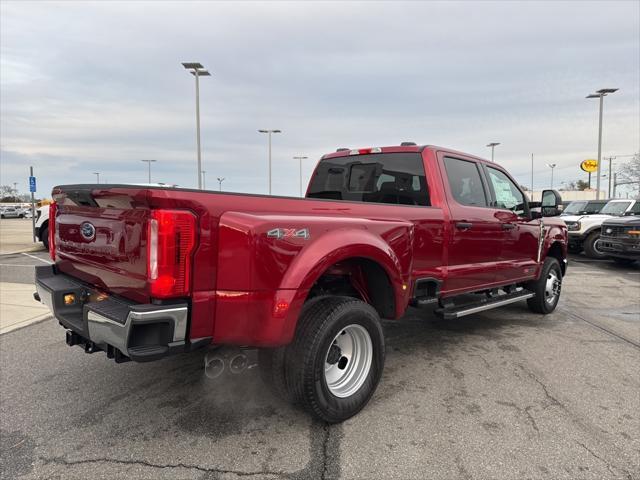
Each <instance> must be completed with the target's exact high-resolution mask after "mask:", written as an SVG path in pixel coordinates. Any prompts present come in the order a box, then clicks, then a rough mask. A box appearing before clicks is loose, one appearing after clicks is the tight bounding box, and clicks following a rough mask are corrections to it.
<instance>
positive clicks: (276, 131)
mask: <svg viewBox="0 0 640 480" xmlns="http://www.w3.org/2000/svg"><path fill="white" fill-rule="evenodd" d="M258 132H260V133H282V130H264V129H260V130H258Z"/></svg>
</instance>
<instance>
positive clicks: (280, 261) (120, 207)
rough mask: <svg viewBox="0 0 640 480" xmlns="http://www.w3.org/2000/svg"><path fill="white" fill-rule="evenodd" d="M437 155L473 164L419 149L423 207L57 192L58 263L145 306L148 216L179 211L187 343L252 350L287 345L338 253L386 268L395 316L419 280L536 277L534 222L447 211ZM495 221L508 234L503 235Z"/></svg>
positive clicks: (560, 225) (554, 235) (480, 284)
mask: <svg viewBox="0 0 640 480" xmlns="http://www.w3.org/2000/svg"><path fill="white" fill-rule="evenodd" d="M419 151H420V147H385V148H384V149H383V152H385V153H391V152H419ZM444 153H446V154H447V155H451V156H458V157H460V158H464V159H470V160H474V161H479V162H483V160H480V159H477V158H475V157H472V156H469V155H465V154H462V153H459V152H453V151H451V150H445V149H441V148H439V147H426V148H424V150H423V151H422V156H423V160H424V166H425V172H426V176H427V182H428V184H429V192H430V197H431V206H430V207H423V206H405V205H387V204H372V203H358V202H341V201H333V200H314V199H298V198H285V197H268V196H261V195H243V194H230V193H217V192H210V191H208V192H202V191H196V190H185V189H153V188H148V187H133V186H101V185H76V186H64V187H56V188H55V189H54V199H55V200H56V202H57V205H58V209H57V216H56V221H57V228H56V231H55V242H56V245H57V266H58V268H59V269H60V270H61V271H63V272H65V273H68V274H70V275H73V276H76V277H78V278H80V279H82V280H84V281H87V282H89V283H91V284H94V285H96V286H97V287H98V288H100V289H103V290H105V291H108V292H111V293H113V294H117V295H121V296H123V297H126V298H129V299H132V300H134V301H137V302H145V303H147V302H149V301H151V295H150V289H149V282H148V281H147V258H146V256H147V250H146V246H147V228H146V224H147V220H148V218H149V214H150V209H158V208H162V209H185V210H189V211H191V212H192V213H193V214H195V216H196V218H197V227H196V229H197V239H196V242H197V243H196V248H195V251H194V252H193V254H192V257H191V262H192V268H191V289H192V293H191V295H190V300H191V304H192V308H191V319H190V338H192V339H194V338H200V337H207V336H212V337H213V339H214V342H216V343H229V344H242V345H256V346H261V345H270V346H276V345H282V344H286V343H288V342H289V341H290V340H291V338H292V337H293V334H294V332H295V326H296V322H297V318H298V315H299V312H300V309H301V307H302V305H303V303H304V300H305V298H306V296H307V294H308V292H309V289H310V288H311V287H312V286H313V284H314V282H315V281H316V280H317V279H318V278H319V277H320V276H321V275H322V274H323V273H324V272H325V271H327V270H328V269H330V268H331V267H332V266H333V265H335V264H336V263H338V262H341V261H343V260H346V259H349V258H354V257H362V258H367V259H370V260H373V261H375V262H377V263H378V264H379V265H380V266H381V267H382V268H383V269H384V270H385V272H386V273H387V275H388V277H389V279H390V280H391V284H392V286H393V290H394V295H395V298H396V312H395V316H396V317H399V316H401V315H402V314H403V313H404V311H405V309H406V307H407V305H408V303H409V301H410V299H411V292H412V287H413V282H414V281H415V280H416V279H419V278H424V277H431V278H436V279H439V280H441V281H442V289H441V293H442V294H443V295H445V296H447V295H453V294H458V293H461V292H466V291H473V290H478V289H482V288H485V287H491V286H497V285H500V284H506V283H509V282H511V281H513V280H516V279H517V280H518V281H522V280H527V279H532V278H535V277H536V276H537V275H538V271H539V265H538V263H537V261H536V260H537V249H538V241H537V236H536V235H537V234H538V233H539V228H540V220H530V219H524V218H517V217H516V216H515V215H514V214H513V213H511V212H509V211H505V210H499V209H495V208H488V207H483V208H478V207H466V206H462V205H459V204H457V203H456V202H455V201H454V200H453V199H452V198H451V195H450V192H449V187H448V182H447V181H446V177H445V169H444V165H443V163H442V157H443V156H444ZM346 155H348V152H339V153H333V154H330V155H327V156H326V157H336V156H346ZM326 157H325V158H326ZM491 165H492V166H494V167H495V166H496V165H495V164H493V163H492V164H491ZM83 192H84V193H83ZM84 221H90V222H91V223H92V224H93V225H94V226H95V227H96V237H95V240H93V241H91V242H87V241H84V240H83V239H82V237H81V236H80V233H79V227H80V225H81V224H82V222H84ZM459 221H469V222H472V223H473V228H472V229H470V230H469V231H460V230H459V229H456V228H455V223H456V222H459ZM503 222H512V223H516V224H517V228H516V229H514V230H509V231H505V230H503V229H502V227H501V223H503ZM544 223H545V225H546V226H547V227H548V228H547V234H546V236H545V243H544V249H543V256H542V258H543V259H544V257H545V254H546V251H547V250H548V249H549V248H550V247H551V245H552V244H553V242H559V243H560V244H561V245H562V249H563V252H564V254H565V255H566V241H567V240H566V236H567V233H566V227H565V226H564V222H562V221H561V220H559V219H556V218H545V219H544ZM274 228H283V229H305V228H306V229H308V230H309V233H310V236H309V238H307V239H305V238H299V237H295V236H287V237H285V238H270V237H268V236H267V232H268V231H269V230H271V229H274ZM356 287H357V288H362V285H356ZM285 305H288V308H284V307H285Z"/></svg>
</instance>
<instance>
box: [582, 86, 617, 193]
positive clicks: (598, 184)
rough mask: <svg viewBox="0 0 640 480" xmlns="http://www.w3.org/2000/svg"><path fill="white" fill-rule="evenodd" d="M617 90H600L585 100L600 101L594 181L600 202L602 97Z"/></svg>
mask: <svg viewBox="0 0 640 480" xmlns="http://www.w3.org/2000/svg"><path fill="white" fill-rule="evenodd" d="M617 91H618V89H617V88H601V89H600V90H598V91H596V93H592V94H590V95H587V97H586V98H599V99H600V115H599V121H598V175H597V177H596V178H597V180H596V200H600V173H601V171H602V170H601V168H600V163H601V160H602V158H601V157H602V105H603V103H604V97H606V96H607V94H609V93H614V92H617Z"/></svg>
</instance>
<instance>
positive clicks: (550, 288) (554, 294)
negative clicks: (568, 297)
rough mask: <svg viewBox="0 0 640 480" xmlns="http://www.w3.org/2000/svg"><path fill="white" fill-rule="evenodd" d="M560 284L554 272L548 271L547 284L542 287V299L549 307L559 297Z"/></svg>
mask: <svg viewBox="0 0 640 480" xmlns="http://www.w3.org/2000/svg"><path fill="white" fill-rule="evenodd" d="M561 287H562V283H561V282H560V278H559V277H558V274H557V273H556V272H555V271H553V270H552V271H550V272H549V275H547V283H546V285H545V287H544V299H545V300H546V302H547V303H548V304H549V305H553V303H554V302H555V301H556V299H557V298H558V297H559V296H560V288H561Z"/></svg>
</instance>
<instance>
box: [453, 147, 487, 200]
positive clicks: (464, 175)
mask: <svg viewBox="0 0 640 480" xmlns="http://www.w3.org/2000/svg"><path fill="white" fill-rule="evenodd" d="M444 165H445V167H446V169H447V178H448V180H449V188H450V189H451V194H452V195H453V198H455V200H456V202H458V203H460V204H462V205H469V206H473V207H486V206H487V205H488V204H487V195H486V192H485V189H484V184H483V183H482V178H481V177H480V170H479V169H478V165H477V164H476V162H470V161H468V160H460V159H458V158H451V157H445V159H444Z"/></svg>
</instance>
